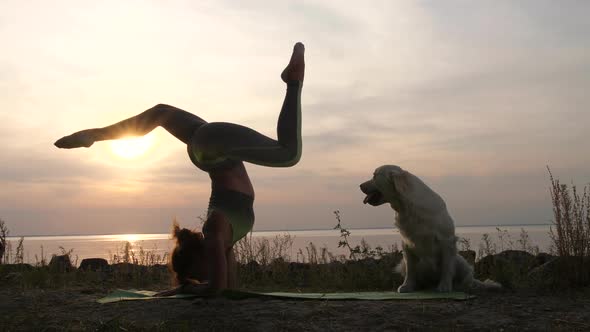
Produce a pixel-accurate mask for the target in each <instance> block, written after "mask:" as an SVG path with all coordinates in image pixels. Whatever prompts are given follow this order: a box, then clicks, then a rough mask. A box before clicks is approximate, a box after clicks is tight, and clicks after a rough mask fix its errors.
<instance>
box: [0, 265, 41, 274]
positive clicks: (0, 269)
mask: <svg viewBox="0 0 590 332" xmlns="http://www.w3.org/2000/svg"><path fill="white" fill-rule="evenodd" d="M32 270H33V266H32V265H31V264H25V263H20V264H2V265H0V274H3V273H10V272H21V271H32Z"/></svg>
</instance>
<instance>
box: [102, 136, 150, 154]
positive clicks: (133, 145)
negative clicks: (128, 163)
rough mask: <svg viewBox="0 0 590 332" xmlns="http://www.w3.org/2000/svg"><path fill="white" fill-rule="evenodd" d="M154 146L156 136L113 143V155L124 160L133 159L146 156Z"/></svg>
mask: <svg viewBox="0 0 590 332" xmlns="http://www.w3.org/2000/svg"><path fill="white" fill-rule="evenodd" d="M153 144H154V134H153V133H150V134H147V135H145V136H142V137H130V138H124V139H119V140H114V141H111V150H112V151H113V153H114V154H115V155H117V156H119V157H121V158H124V159H133V158H137V157H139V156H141V155H143V154H145V153H146V152H147V151H148V150H149V149H150V148H151V147H152V145H153Z"/></svg>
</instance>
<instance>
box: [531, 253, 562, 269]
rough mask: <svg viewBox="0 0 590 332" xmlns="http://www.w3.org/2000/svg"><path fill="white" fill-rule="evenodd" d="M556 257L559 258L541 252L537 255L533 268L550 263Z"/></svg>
mask: <svg viewBox="0 0 590 332" xmlns="http://www.w3.org/2000/svg"><path fill="white" fill-rule="evenodd" d="M555 257H557V256H553V255H550V254H548V253H545V252H540V253H538V254H537V256H535V263H534V266H533V267H537V266H541V265H543V264H545V263H547V262H549V261H550V260H552V259H554V258H555Z"/></svg>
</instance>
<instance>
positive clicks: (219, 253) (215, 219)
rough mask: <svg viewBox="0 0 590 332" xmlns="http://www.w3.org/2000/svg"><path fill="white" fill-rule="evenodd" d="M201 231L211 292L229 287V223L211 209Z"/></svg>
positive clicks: (219, 213)
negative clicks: (203, 236) (203, 237)
mask: <svg viewBox="0 0 590 332" xmlns="http://www.w3.org/2000/svg"><path fill="white" fill-rule="evenodd" d="M203 233H204V234H205V241H204V242H205V243H204V244H205V254H206V255H207V265H208V270H209V287H210V288H211V290H212V291H213V292H216V291H218V290H222V289H226V288H229V280H228V279H229V278H228V271H229V270H228V261H227V259H228V257H227V252H228V250H231V238H232V228H231V225H230V224H229V222H228V221H227V219H226V218H225V216H224V215H223V214H222V213H221V212H219V211H213V212H212V213H211V214H210V215H209V218H208V219H207V222H206V223H205V225H204V226H203Z"/></svg>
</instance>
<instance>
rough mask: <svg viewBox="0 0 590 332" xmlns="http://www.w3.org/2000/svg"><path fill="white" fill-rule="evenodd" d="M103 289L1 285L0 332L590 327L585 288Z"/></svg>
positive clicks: (589, 293) (589, 298)
mask: <svg viewBox="0 0 590 332" xmlns="http://www.w3.org/2000/svg"><path fill="white" fill-rule="evenodd" d="M106 294H107V290H106V289H104V290H97V289H92V288H68V289H61V290H34V289H33V290H27V291H22V290H18V291H17V290H14V289H2V288H0V331H21V330H42V331H55V330H60V331H62V330H73V331H76V330H99V331H134V330H156V331H157V330H174V331H179V330H180V331H182V330H201V331H381V330H394V331H395V330H402V331H408V330H436V331H440V330H454V331H456V330H459V331H461V330H465V331H477V330H484V331H488V330H494V331H516V330H518V331H542V330H567V331H569V330H579V331H588V330H590V310H589V309H590V290H588V289H586V290H583V291H569V292H560V293H551V294H539V293H538V292H532V291H524V290H520V291H517V292H502V293H484V294H478V296H477V298H475V299H473V300H469V301H449V300H445V301H439V300H437V301H308V300H275V299H270V300H263V299H247V300H241V301H236V300H233V301H232V300H226V299H197V300H173V299H168V300H156V301H129V302H120V303H111V304H99V303H97V302H96V300H97V299H98V298H100V297H102V296H104V295H106Z"/></svg>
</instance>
